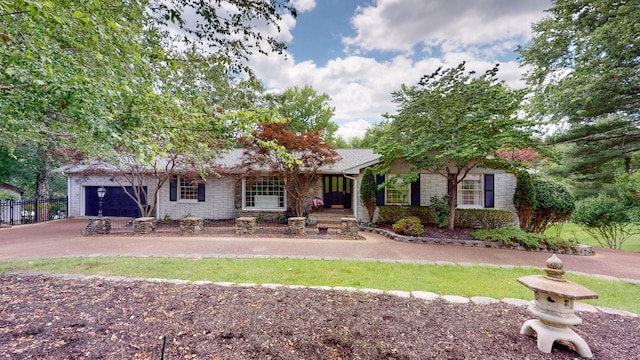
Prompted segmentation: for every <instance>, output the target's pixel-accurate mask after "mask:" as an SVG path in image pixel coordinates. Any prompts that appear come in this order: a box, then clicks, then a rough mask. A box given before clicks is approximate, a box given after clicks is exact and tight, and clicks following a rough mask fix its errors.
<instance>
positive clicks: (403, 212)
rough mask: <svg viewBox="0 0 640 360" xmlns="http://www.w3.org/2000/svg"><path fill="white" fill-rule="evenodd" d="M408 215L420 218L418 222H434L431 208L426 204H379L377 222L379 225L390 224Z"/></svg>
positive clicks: (431, 223) (430, 223)
mask: <svg viewBox="0 0 640 360" xmlns="http://www.w3.org/2000/svg"><path fill="white" fill-rule="evenodd" d="M409 216H415V217H417V218H418V219H420V223H422V224H423V225H433V224H435V222H434V220H433V210H431V209H430V208H429V207H428V206H394V205H383V206H380V213H379V214H378V224H380V225H392V224H395V223H396V222H398V220H400V219H402V218H406V217H409Z"/></svg>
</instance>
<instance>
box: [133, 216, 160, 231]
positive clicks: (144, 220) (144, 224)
mask: <svg viewBox="0 0 640 360" xmlns="http://www.w3.org/2000/svg"><path fill="white" fill-rule="evenodd" d="M155 231H156V219H155V218H154V217H141V218H137V219H135V220H133V233H134V234H138V235H144V234H151V233H152V232H155Z"/></svg>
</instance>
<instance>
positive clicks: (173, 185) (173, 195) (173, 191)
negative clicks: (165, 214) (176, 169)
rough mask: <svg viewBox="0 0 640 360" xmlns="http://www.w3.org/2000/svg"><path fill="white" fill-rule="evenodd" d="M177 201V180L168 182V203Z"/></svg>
mask: <svg viewBox="0 0 640 360" xmlns="http://www.w3.org/2000/svg"><path fill="white" fill-rule="evenodd" d="M176 200H178V179H176V178H173V179H171V180H169V201H176Z"/></svg>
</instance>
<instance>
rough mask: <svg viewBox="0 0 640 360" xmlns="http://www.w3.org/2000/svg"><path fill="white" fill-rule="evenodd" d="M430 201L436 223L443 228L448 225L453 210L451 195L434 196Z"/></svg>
mask: <svg viewBox="0 0 640 360" xmlns="http://www.w3.org/2000/svg"><path fill="white" fill-rule="evenodd" d="M430 201H431V209H432V210H433V219H434V221H435V224H436V225H438V227H441V228H442V227H445V226H447V225H448V224H449V213H450V212H451V208H450V206H449V195H442V196H441V197H437V196H432V197H431V199H430Z"/></svg>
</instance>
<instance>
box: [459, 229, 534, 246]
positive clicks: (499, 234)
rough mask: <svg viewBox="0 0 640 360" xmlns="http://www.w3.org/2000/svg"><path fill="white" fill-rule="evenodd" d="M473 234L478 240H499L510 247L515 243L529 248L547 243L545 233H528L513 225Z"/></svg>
mask: <svg viewBox="0 0 640 360" xmlns="http://www.w3.org/2000/svg"><path fill="white" fill-rule="evenodd" d="M471 236H473V237H474V238H476V239H477V240H487V241H495V242H499V243H501V244H503V245H505V246H508V247H512V246H514V244H520V245H522V246H524V247H525V248H527V249H539V248H540V243H546V240H545V239H544V236H543V235H540V234H532V233H528V232H526V231H523V230H520V229H516V228H513V227H508V228H502V229H481V230H477V231H474V232H473V233H471Z"/></svg>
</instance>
